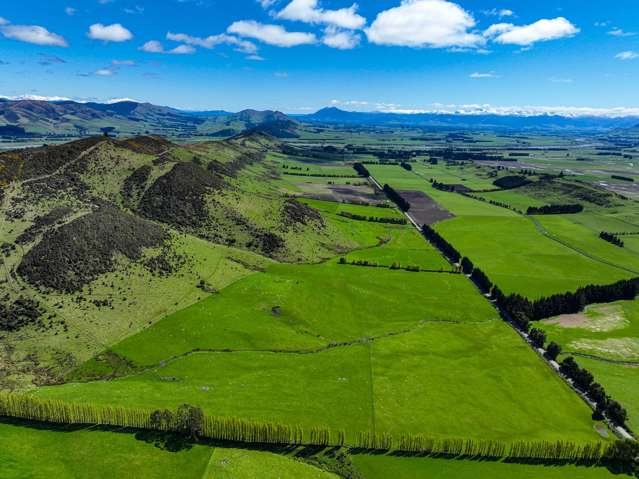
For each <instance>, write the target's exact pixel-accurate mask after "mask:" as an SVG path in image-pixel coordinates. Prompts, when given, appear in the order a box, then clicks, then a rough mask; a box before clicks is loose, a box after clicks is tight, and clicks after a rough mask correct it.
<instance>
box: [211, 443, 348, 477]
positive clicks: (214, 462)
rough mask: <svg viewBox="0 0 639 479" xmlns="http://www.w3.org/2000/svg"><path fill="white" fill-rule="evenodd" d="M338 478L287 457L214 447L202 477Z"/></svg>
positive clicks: (255, 451)
mask: <svg viewBox="0 0 639 479" xmlns="http://www.w3.org/2000/svg"><path fill="white" fill-rule="evenodd" d="M254 478H260V479H338V476H336V475H335V474H331V473H328V472H325V471H323V470H321V469H319V468H317V467H313V466H311V465H309V464H305V463H304V462H302V461H301V460H296V459H295V458H292V457H290V456H285V455H280V454H274V453H271V452H266V451H257V450H251V449H227V448H220V447H217V448H215V450H213V453H212V454H211V459H210V460H209V464H208V467H207V469H206V472H205V473H204V475H203V476H202V479H254Z"/></svg>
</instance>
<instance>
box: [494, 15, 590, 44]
mask: <svg viewBox="0 0 639 479" xmlns="http://www.w3.org/2000/svg"><path fill="white" fill-rule="evenodd" d="M579 32H580V30H579V29H578V28H577V27H576V26H575V25H573V24H572V23H571V22H570V21H568V20H566V19H565V18H564V17H558V18H553V19H543V20H538V21H537V22H535V23H532V24H530V25H523V26H517V25H513V24H511V23H499V24H497V25H492V26H491V27H490V28H488V29H487V30H486V31H485V32H484V36H486V37H487V38H492V39H493V41H495V42H496V43H502V44H508V45H520V46H531V45H533V44H535V43H536V42H544V41H548V40H558V39H560V38H566V37H572V36H574V35H576V34H577V33H579Z"/></svg>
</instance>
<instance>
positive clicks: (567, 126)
mask: <svg viewBox="0 0 639 479" xmlns="http://www.w3.org/2000/svg"><path fill="white" fill-rule="evenodd" d="M294 118H296V119H297V120H300V121H304V122H312V123H326V124H344V125H370V126H415V127H424V128H451V129H486V130H490V129H510V130H526V129H531V130H611V129H618V128H631V127H634V126H636V125H637V124H638V123H639V117H619V118H608V117H601V116H574V117H571V116H562V115H552V114H539V115H519V114H510V115H498V114H481V113H473V114H463V113H455V114H452V113H383V112H355V111H345V110H341V109H339V108H334V107H332V108H323V109H321V110H319V111H317V112H315V113H313V114H310V115H297V116H295V117H294Z"/></svg>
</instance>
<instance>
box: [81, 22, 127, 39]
mask: <svg viewBox="0 0 639 479" xmlns="http://www.w3.org/2000/svg"><path fill="white" fill-rule="evenodd" d="M87 36H88V37H89V38H92V39H93V40H103V41H105V42H126V41H127V40H131V39H132V38H133V34H132V33H131V32H130V31H129V30H127V29H126V28H124V27H123V26H122V25H121V24H119V23H114V24H113V25H102V24H101V23H96V24H94V25H91V26H90V27H89V33H88V34H87Z"/></svg>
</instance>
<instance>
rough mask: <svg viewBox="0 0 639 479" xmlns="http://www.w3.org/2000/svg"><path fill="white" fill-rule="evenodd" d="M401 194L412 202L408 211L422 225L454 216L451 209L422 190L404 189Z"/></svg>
mask: <svg viewBox="0 0 639 479" xmlns="http://www.w3.org/2000/svg"><path fill="white" fill-rule="evenodd" d="M399 194H400V195H402V197H403V198H404V199H405V200H406V201H408V202H409V203H410V211H409V212H408V213H409V214H410V215H411V216H412V217H413V218H414V219H415V221H416V222H417V223H418V224H420V225H432V224H434V223H437V222H439V221H443V220H447V219H449V218H453V217H454V215H453V214H452V213H451V212H450V211H448V210H447V209H445V208H444V207H442V206H441V205H440V204H439V203H437V202H436V201H435V200H434V199H432V198H431V197H430V196H428V195H427V194H426V193H424V192H422V191H408V190H402V191H399Z"/></svg>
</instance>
